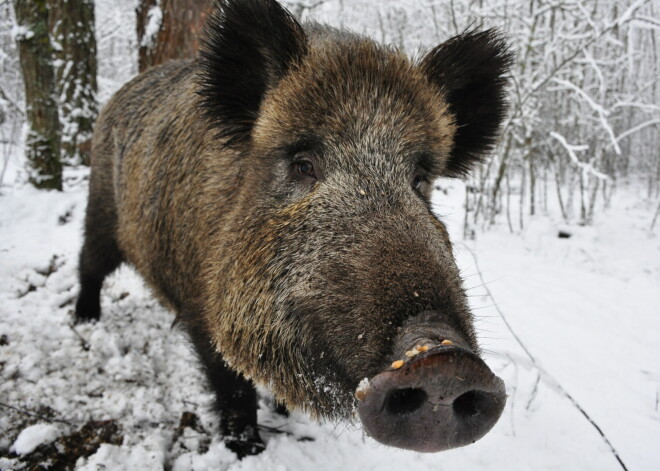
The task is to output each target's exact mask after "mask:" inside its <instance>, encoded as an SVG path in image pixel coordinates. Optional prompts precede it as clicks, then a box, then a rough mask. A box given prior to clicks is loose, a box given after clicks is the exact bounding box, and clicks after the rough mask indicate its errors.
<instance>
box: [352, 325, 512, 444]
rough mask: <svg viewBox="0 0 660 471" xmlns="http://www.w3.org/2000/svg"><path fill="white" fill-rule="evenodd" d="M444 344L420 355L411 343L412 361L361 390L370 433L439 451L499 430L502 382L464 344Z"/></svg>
mask: <svg viewBox="0 0 660 471" xmlns="http://www.w3.org/2000/svg"><path fill="white" fill-rule="evenodd" d="M404 337H405V336H404ZM445 343H446V344H448V345H442V344H440V342H436V343H435V344H436V346H430V348H428V349H427V346H428V345H429V344H427V346H422V347H421V350H422V351H419V350H417V348H416V347H414V345H416V344H413V345H410V344H408V346H409V347H410V348H411V350H409V355H413V356H412V358H407V357H406V356H405V355H404V356H403V358H405V359H406V361H404V362H403V365H402V366H399V365H400V364H401V361H399V362H395V363H393V366H392V367H390V368H388V369H387V370H386V371H383V372H382V373H380V374H378V375H376V376H374V377H373V378H371V380H370V381H369V383H368V385H364V384H363V385H361V387H360V388H358V391H357V393H356V396H357V398H358V400H359V403H358V414H359V416H360V420H361V421H362V424H363V427H364V429H365V430H366V432H367V434H369V435H370V436H371V437H373V438H374V439H375V440H377V441H379V442H381V443H384V444H386V445H391V446H396V447H399V448H405V449H408V450H414V451H420V452H436V451H442V450H447V449H450V448H456V447H460V446H464V445H469V444H470V443H473V442H475V441H476V440H478V439H479V438H481V437H483V436H484V435H485V434H486V433H488V431H489V430H490V429H491V428H492V427H493V426H494V425H495V423H496V422H497V420H498V419H499V417H500V415H501V414H502V410H503V409H504V405H505V403H506V393H505V388H504V382H503V381H502V380H501V379H500V378H498V377H497V376H495V375H494V374H493V372H492V371H491V370H490V369H489V368H488V366H486V364H485V363H484V362H483V360H481V358H479V356H477V355H476V354H475V353H473V352H471V351H470V350H469V349H468V348H464V347H463V346H461V344H463V342H458V344H454V343H451V344H450V342H445ZM431 345H433V344H431ZM399 350H400V349H399ZM397 367H398V368H397Z"/></svg>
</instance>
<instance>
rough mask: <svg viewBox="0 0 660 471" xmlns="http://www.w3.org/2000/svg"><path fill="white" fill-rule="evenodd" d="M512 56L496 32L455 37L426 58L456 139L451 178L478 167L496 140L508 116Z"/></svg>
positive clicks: (426, 69) (428, 72)
mask: <svg viewBox="0 0 660 471" xmlns="http://www.w3.org/2000/svg"><path fill="white" fill-rule="evenodd" d="M511 62H512V55H511V53H510V52H509V50H508V47H507V45H506V43H505V42H504V40H503V39H502V38H501V36H500V35H499V34H498V33H497V32H496V31H495V30H492V29H491V30H487V31H481V32H477V31H471V32H467V33H463V34H461V35H459V36H455V37H453V38H451V39H449V40H448V41H446V42H444V43H442V44H440V45H439V46H437V47H436V48H435V49H433V50H431V51H430V52H429V53H427V54H426V55H425V56H424V57H423V58H422V60H421V63H420V67H421V68H422V70H423V71H424V73H425V74H426V76H427V77H428V79H429V80H430V81H431V82H432V83H434V84H436V85H438V86H439V87H440V88H441V89H442V90H443V91H444V93H445V99H446V100H447V102H448V104H449V107H450V110H451V111H452V113H453V114H454V116H455V124H456V134H455V136H454V147H453V149H452V152H451V154H450V156H449V160H448V162H447V167H446V169H445V175H446V176H460V175H464V174H465V173H467V171H468V170H470V169H471V168H472V167H473V166H474V164H475V163H477V162H479V161H480V160H481V159H482V158H483V156H484V154H485V153H486V152H488V151H489V150H490V149H491V148H492V147H493V145H494V144H495V142H496V140H497V133H498V129H499V126H500V124H501V122H502V120H503V118H504V115H505V114H506V110H507V101H506V97H505V90H504V89H505V87H506V83H507V80H506V78H505V75H506V74H507V72H508V70H509V66H510V65H511Z"/></svg>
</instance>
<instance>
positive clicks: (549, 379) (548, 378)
mask: <svg viewBox="0 0 660 471" xmlns="http://www.w3.org/2000/svg"><path fill="white" fill-rule="evenodd" d="M462 245H463V246H464V247H465V249H466V250H467V251H468V252H469V253H470V255H471V256H472V259H473V260H474V265H475V267H476V268H477V271H478V272H479V277H480V278H481V281H482V282H483V287H484V289H485V290H486V292H487V293H488V297H490V299H491V300H492V301H493V303H494V304H495V310H496V311H497V312H498V314H499V315H500V317H501V318H502V321H503V322H504V324H505V325H506V327H507V329H508V330H509V332H511V335H512V336H513V338H514V339H515V340H516V342H517V343H518V345H520V348H522V349H523V351H524V352H525V354H526V355H527V357H528V358H529V360H530V361H531V363H532V365H533V366H534V368H536V370H537V371H538V372H539V375H540V376H543V377H544V379H545V380H546V381H547V382H549V383H551V384H553V385H554V386H555V387H556V388H557V389H558V390H559V391H560V392H561V393H562V394H563V395H564V397H566V399H568V400H569V401H570V402H571V403H572V404H573V406H574V407H575V408H576V409H577V410H578V411H579V412H580V413H581V414H582V415H583V416H584V418H585V419H587V421H589V423H590V424H591V426H592V427H593V428H594V429H596V431H597V432H598V434H599V435H600V436H601V438H602V439H603V441H604V442H605V444H607V446H608V448H609V449H610V451H611V452H612V454H613V455H614V457H615V458H616V460H617V461H618V462H619V465H621V469H623V470H624V471H628V468H627V467H626V465H625V464H624V462H623V460H622V459H621V457H620V456H619V453H618V452H617V451H616V448H614V445H612V442H610V440H609V438H607V435H605V433H604V432H603V430H602V429H601V428H600V426H599V425H598V424H597V423H596V422H595V420H594V419H593V418H592V417H591V416H590V415H589V414H588V413H587V411H586V410H584V408H583V407H582V405H580V403H579V402H578V401H577V400H576V399H575V398H574V397H573V396H571V394H570V393H569V392H568V391H567V390H566V389H565V388H564V387H563V386H562V385H561V383H560V382H559V381H558V380H557V379H556V378H555V377H554V376H552V375H551V374H550V373H548V372H547V371H546V370H544V369H543V368H542V367H541V366H540V365H539V364H538V363H537V361H536V358H534V355H532V354H531V352H530V351H529V349H528V348H527V347H526V346H525V343H524V342H523V341H522V339H521V338H520V337H519V336H518V334H516V332H515V331H514V330H513V327H512V326H511V324H510V323H509V321H508V320H507V318H506V316H505V315H504V312H502V310H501V309H500V307H499V306H498V305H497V302H496V301H495V298H494V297H493V293H491V291H490V289H489V288H488V285H487V284H486V281H485V280H484V279H483V277H482V276H481V268H480V267H479V262H478V261H477V256H476V254H475V253H474V251H473V250H472V249H470V247H468V246H467V245H466V244H462Z"/></svg>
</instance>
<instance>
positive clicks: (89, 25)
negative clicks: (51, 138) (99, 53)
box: [50, 0, 98, 165]
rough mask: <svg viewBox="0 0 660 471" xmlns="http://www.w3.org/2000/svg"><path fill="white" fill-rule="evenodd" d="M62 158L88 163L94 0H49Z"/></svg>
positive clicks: (92, 113) (94, 106)
mask: <svg viewBox="0 0 660 471" xmlns="http://www.w3.org/2000/svg"><path fill="white" fill-rule="evenodd" d="M50 23H51V31H52V37H53V41H54V45H55V48H54V49H55V51H54V53H55V59H57V66H56V68H55V76H56V80H57V86H58V92H59V97H60V112H61V121H62V151H63V158H64V159H65V161H68V162H73V163H78V162H80V163H84V164H86V165H89V151H90V147H91V146H90V145H89V144H90V140H91V138H92V130H93V129H92V128H93V125H94V121H95V120H96V116H97V114H98V104H97V101H96V92H97V82H96V37H95V36H94V1H93V0H51V15H50Z"/></svg>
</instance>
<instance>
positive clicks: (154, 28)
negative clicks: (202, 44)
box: [136, 0, 211, 72]
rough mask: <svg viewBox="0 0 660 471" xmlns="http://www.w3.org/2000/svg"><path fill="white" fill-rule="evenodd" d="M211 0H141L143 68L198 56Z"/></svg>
mask: <svg viewBox="0 0 660 471" xmlns="http://www.w3.org/2000/svg"><path fill="white" fill-rule="evenodd" d="M210 5H211V1H210V0H140V4H139V5H138V8H137V11H136V14H137V37H138V43H139V45H140V49H139V53H138V64H139V65H138V68H139V71H140V72H143V71H145V70H146V69H148V68H149V67H152V66H154V65H158V64H162V63H163V62H166V61H168V60H170V59H185V58H190V57H195V54H197V50H198V49H199V42H198V37H199V33H200V32H201V30H202V28H203V26H204V20H205V18H206V14H207V12H208V9H209V6H210Z"/></svg>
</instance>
